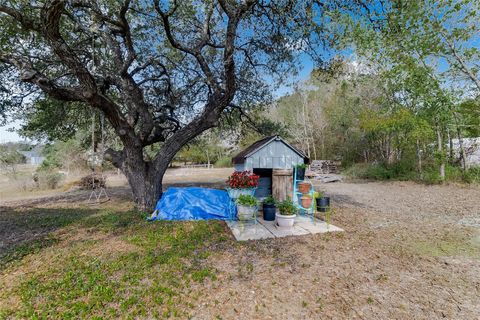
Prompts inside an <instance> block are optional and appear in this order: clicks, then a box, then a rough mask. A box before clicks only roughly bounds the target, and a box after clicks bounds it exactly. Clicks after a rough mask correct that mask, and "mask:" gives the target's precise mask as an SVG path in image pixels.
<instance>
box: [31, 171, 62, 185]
mask: <svg viewBox="0 0 480 320" xmlns="http://www.w3.org/2000/svg"><path fill="white" fill-rule="evenodd" d="M63 178H64V176H63V174H62V173H59V172H56V171H53V170H39V171H37V172H35V174H34V175H33V181H34V182H35V184H36V185H37V188H40V189H56V188H58V187H59V186H60V183H61V182H62V180H63Z"/></svg>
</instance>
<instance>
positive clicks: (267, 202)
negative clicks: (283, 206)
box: [263, 196, 277, 221]
mask: <svg viewBox="0 0 480 320" xmlns="http://www.w3.org/2000/svg"><path fill="white" fill-rule="evenodd" d="M275 203H276V201H275V198H274V197H272V196H268V197H266V198H265V199H264V200H263V220H265V221H273V220H275V213H276V212H277V207H276V206H275Z"/></svg>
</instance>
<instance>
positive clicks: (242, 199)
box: [236, 194, 257, 207]
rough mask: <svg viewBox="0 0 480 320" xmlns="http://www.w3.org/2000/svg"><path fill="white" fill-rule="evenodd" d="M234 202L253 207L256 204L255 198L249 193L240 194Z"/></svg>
mask: <svg viewBox="0 0 480 320" xmlns="http://www.w3.org/2000/svg"><path fill="white" fill-rule="evenodd" d="M236 203H237V204H239V205H241V206H247V207H253V206H256V205H257V198H255V197H254V196H251V195H247V194H242V195H240V196H239V197H238V199H237V201H236Z"/></svg>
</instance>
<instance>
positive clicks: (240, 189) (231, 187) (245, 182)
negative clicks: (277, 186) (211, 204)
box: [227, 170, 260, 200]
mask: <svg viewBox="0 0 480 320" xmlns="http://www.w3.org/2000/svg"><path fill="white" fill-rule="evenodd" d="M259 178H260V176H258V175H256V174H253V173H252V172H250V171H248V170H247V171H235V172H234V173H232V174H231V175H230V176H229V177H228V180H227V184H228V187H227V192H228V195H229V196H230V198H231V199H233V200H236V199H237V198H238V197H239V196H240V195H242V194H243V195H252V196H253V194H254V193H255V189H256V188H257V187H258V179H259Z"/></svg>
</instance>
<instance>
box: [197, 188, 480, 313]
mask: <svg viewBox="0 0 480 320" xmlns="http://www.w3.org/2000/svg"><path fill="white" fill-rule="evenodd" d="M317 187H318V188H319V189H320V190H322V191H324V192H325V193H326V194H327V195H330V196H331V197H332V200H333V204H334V207H335V216H334V218H333V222H332V223H334V224H335V225H337V226H339V227H341V228H343V229H345V231H346V232H345V233H341V234H336V235H328V234H323V235H312V236H305V237H291V238H285V239H273V240H262V241H255V242H250V243H246V244H242V245H240V246H239V247H236V248H231V249H229V250H225V251H222V252H221V253H219V254H217V255H214V256H213V257H212V258H211V263H212V264H213V265H214V266H215V268H216V269H217V274H218V279H217V281H214V282H211V283H207V284H203V285H202V286H199V287H198V288H195V289H193V292H201V294H199V295H200V297H199V299H198V300H195V304H196V307H195V308H194V310H193V314H194V315H196V316H197V318H198V319H205V318H214V317H217V316H218V317H221V318H222V319H479V318H480V302H479V300H478V297H480V229H478V223H479V216H480V215H479V212H480V201H479V199H480V188H478V187H477V186H458V185H445V186H426V185H420V184H415V183H410V182H391V183H379V182H368V183H349V182H339V183H329V184H320V183H319V184H318V185H317Z"/></svg>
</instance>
